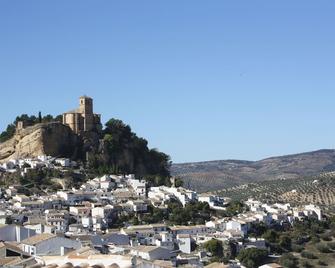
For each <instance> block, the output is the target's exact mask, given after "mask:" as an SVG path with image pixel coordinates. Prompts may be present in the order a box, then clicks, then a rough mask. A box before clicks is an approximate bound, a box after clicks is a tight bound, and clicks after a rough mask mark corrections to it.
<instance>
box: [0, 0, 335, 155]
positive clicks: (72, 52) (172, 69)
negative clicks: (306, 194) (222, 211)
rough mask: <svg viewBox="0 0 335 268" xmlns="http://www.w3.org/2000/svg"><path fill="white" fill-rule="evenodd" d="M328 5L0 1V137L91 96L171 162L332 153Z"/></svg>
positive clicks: (302, 0) (334, 4)
mask: <svg viewBox="0 0 335 268" xmlns="http://www.w3.org/2000/svg"><path fill="white" fill-rule="evenodd" d="M334 14H335V1H334V0H329V1H327V0H314V1H309V0H294V1H292V0H280V1H269V0H263V1H259V0H252V1H250V0H245V1H239V0H231V1H225V0H217V1H216V0H211V1H205V0H202V1H197V0H168V1H163V0H152V1H148V0H141V1H139V0H133V1H127V0H120V1H116V0H115V1H113V0H108V1H93V0H92V1H85V0H80V1H79V0H78V1H68V0H64V1H61V0H57V1H45V0H41V1H37V0H31V1H16V0H1V1H0V98H1V99H0V128H1V129H4V128H5V127H6V126H7V124H8V123H10V122H11V121H13V119H14V118H15V116H16V115H18V114H21V113H27V114H37V113H38V111H42V113H43V114H47V113H51V114H53V115H57V114H60V113H62V112H64V111H67V110H70V109H73V108H76V107H77V105H78V97H79V96H80V95H83V94H86V95H89V96H91V97H93V98H94V105H95V111H96V112H97V113H101V114H102V119H103V121H104V122H105V121H106V120H107V119H109V118H112V117H115V118H119V119H122V120H123V121H124V122H125V123H127V124H130V126H131V127H132V129H133V131H135V132H136V133H137V134H138V135H140V136H143V137H145V138H146V139H148V141H149V145H150V146H151V147H156V148H159V149H160V150H161V151H163V152H166V153H168V154H169V155H171V157H172V160H173V161H174V162H186V161H201V160H214V159H232V158H235V159H247V160H257V159H261V158H264V157H268V156H273V155H281V154H288V153H298V152H303V151H309V150H316V149H321V148H334V144H335V120H334V117H335V105H334V102H335V16H334Z"/></svg>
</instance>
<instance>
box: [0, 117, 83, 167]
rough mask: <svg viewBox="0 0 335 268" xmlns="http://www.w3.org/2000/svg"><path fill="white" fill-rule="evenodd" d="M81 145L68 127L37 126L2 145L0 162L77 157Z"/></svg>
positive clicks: (46, 124) (56, 123)
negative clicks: (44, 157)
mask: <svg viewBox="0 0 335 268" xmlns="http://www.w3.org/2000/svg"><path fill="white" fill-rule="evenodd" d="M80 145H81V143H80V140H79V138H78V136H77V135H75V134H74V133H73V132H72V130H71V129H70V128H69V127H68V126H65V125H63V124H61V123H59V122H53V123H41V124H36V125H34V126H31V127H27V128H24V129H21V130H18V131H17V132H16V133H15V135H14V137H13V138H11V139H10V140H8V141H6V142H3V143H0V162H6V161H8V160H10V159H16V158H25V157H36V156H39V155H51V156H56V157H75V156H77V154H78V153H79V151H78V148H80Z"/></svg>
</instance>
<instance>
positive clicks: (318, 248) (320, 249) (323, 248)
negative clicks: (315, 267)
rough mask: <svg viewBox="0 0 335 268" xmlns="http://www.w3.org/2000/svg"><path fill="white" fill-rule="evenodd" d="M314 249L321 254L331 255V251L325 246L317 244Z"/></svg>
mask: <svg viewBox="0 0 335 268" xmlns="http://www.w3.org/2000/svg"><path fill="white" fill-rule="evenodd" d="M315 247H316V249H317V250H318V251H320V252H321V253H331V250H330V249H329V247H328V246H327V245H326V244H322V243H319V244H317V245H316V246H315Z"/></svg>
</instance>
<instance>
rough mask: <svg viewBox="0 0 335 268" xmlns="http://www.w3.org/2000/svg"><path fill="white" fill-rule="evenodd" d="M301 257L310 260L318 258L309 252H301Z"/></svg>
mask: <svg viewBox="0 0 335 268" xmlns="http://www.w3.org/2000/svg"><path fill="white" fill-rule="evenodd" d="M301 256H302V257H303V258H306V259H311V260H313V259H317V258H318V257H317V256H315V255H314V254H313V253H311V252H309V251H303V252H301Z"/></svg>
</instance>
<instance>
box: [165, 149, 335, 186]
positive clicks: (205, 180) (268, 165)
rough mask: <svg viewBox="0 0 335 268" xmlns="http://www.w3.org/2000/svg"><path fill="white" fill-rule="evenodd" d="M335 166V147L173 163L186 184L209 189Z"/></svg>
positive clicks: (293, 176) (315, 172) (301, 174)
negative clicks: (251, 158) (258, 157)
mask: <svg viewBox="0 0 335 268" xmlns="http://www.w3.org/2000/svg"><path fill="white" fill-rule="evenodd" d="M334 170H335V150H319V151H313V152H307V153H301V154H294V155H285V156H279V157H271V158H266V159H263V160H260V161H243V160H217V161H207V162H195V163H182V164H173V165H172V167H171V174H172V175H174V176H178V177H181V178H182V179H183V181H184V185H185V187H188V188H190V189H194V190H197V191H199V192H207V191H213V190H218V189H223V188H226V187H233V186H237V185H241V184H246V183H252V182H261V181H268V180H277V179H296V178H301V177H306V176H315V175H318V174H320V173H324V172H331V171H334Z"/></svg>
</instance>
